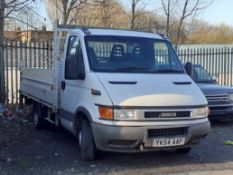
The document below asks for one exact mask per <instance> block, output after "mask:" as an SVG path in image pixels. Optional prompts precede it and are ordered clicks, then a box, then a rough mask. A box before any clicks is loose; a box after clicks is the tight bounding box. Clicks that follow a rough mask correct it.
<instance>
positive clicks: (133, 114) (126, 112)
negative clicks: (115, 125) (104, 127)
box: [114, 109, 138, 120]
mask: <svg viewBox="0 0 233 175" xmlns="http://www.w3.org/2000/svg"><path fill="white" fill-rule="evenodd" d="M137 118H138V114H137V111H136V110H131V109H114V119H115V120H137Z"/></svg>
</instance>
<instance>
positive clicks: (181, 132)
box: [21, 28, 210, 160]
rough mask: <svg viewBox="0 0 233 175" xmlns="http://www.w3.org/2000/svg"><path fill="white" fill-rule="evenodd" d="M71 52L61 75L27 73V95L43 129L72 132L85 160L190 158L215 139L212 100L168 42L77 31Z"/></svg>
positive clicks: (70, 35)
mask: <svg viewBox="0 0 233 175" xmlns="http://www.w3.org/2000/svg"><path fill="white" fill-rule="evenodd" d="M55 43H56V40H55ZM56 45H58V44H56ZM64 46H65V49H64V54H63V58H61V59H59V61H55V63H56V64H55V66H54V69H53V70H51V71H47V73H46V71H43V73H42V71H41V73H40V71H39V70H28V69H27V70H24V71H23V72H22V78H21V93H22V95H23V96H24V97H25V98H30V99H32V100H33V101H35V103H34V106H35V110H34V111H35V112H34V118H35V121H36V122H35V124H36V125H37V124H38V121H39V124H41V123H40V121H42V120H48V121H50V122H54V124H61V125H62V126H63V127H64V128H66V129H67V130H69V131H70V132H72V133H73V134H74V135H75V136H76V137H77V138H78V140H79V146H80V149H81V157H82V158H83V159H84V160H93V159H94V158H95V153H96V150H102V151H114V152H142V151H156V150H164V149H173V150H177V151H179V152H188V151H189V150H190V148H191V146H192V145H194V144H197V143H198V142H199V141H200V140H201V139H202V138H204V137H205V136H206V135H207V134H208V132H209V130H210V123H209V120H208V117H207V116H208V106H207V101H206V98H205V96H204V95H203V93H202V92H201V91H200V89H199V88H198V86H197V85H196V84H195V83H194V82H193V80H192V79H191V78H190V77H189V76H188V75H187V74H186V72H185V69H184V67H183V66H182V64H181V62H180V61H179V59H178V57H177V55H176V52H175V50H174V49H173V47H172V45H171V43H170V42H169V41H168V40H167V39H166V38H164V37H163V36H161V35H157V34H152V33H144V32H135V31H124V30H113V29H90V28H81V29H80V28H79V29H78V28H74V29H70V30H67V35H66V41H65V44H64ZM57 52H58V51H56V47H55V52H54V53H55V56H54V57H55V58H56V53H57ZM38 74H40V76H39V75H38ZM41 74H44V76H46V77H53V78H50V79H48V78H47V79H48V80H46V82H45V80H39V79H40V78H39V77H41ZM46 74H47V75H46ZM33 76H34V77H33ZM35 79H36V81H33V80H35ZM35 82H36V83H35ZM48 85H51V86H48ZM29 86H30V87H29ZM42 87H43V88H42ZM41 88H42V89H41ZM32 89H33V90H32ZM48 96H49V97H51V98H52V97H54V98H53V100H51V98H50V101H49V102H48V99H47V97H48ZM38 106H40V107H38ZM38 110H40V111H43V113H44V114H45V115H44V116H42V115H41V112H40V113H39V112H38ZM51 116H52V117H51Z"/></svg>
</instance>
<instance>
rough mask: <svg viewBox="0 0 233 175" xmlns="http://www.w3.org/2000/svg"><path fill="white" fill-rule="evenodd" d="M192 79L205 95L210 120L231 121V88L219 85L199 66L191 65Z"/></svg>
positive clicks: (232, 110) (232, 106)
mask: <svg viewBox="0 0 233 175" xmlns="http://www.w3.org/2000/svg"><path fill="white" fill-rule="evenodd" d="M191 77H192V79H193V80H194V81H195V82H196V83H197V85H198V86H199V87H200V89H201V90H202V92H203V93H204V94H205V96H206V98H207V101H208V105H209V109H210V113H209V119H210V120H233V88H232V87H227V86H222V85H219V84H218V83H217V82H216V80H215V79H214V78H213V77H212V76H211V75H210V74H209V73H208V72H207V71H206V70H205V69H204V68H203V67H202V66H201V65H200V64H194V65H193V73H192V75H191Z"/></svg>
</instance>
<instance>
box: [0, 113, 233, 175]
mask: <svg viewBox="0 0 233 175" xmlns="http://www.w3.org/2000/svg"><path fill="white" fill-rule="evenodd" d="M226 140H233V122H232V123H222V124H215V125H214V126H213V128H212V131H211V133H210V134H209V135H208V136H207V138H206V139H205V140H203V141H202V142H201V143H200V144H199V145H198V146H195V147H194V148H193V150H192V151H191V152H190V153H189V154H187V155H180V154H178V153H175V152H171V151H169V152H155V153H141V154H114V153H105V154H104V155H102V156H101V158H100V159H99V160H97V161H94V162H83V161H81V160H80V158H79V151H78V146H77V141H76V139H75V138H74V137H73V136H72V135H70V134H68V133H67V132H65V131H63V130H57V129H54V128H53V129H49V128H48V129H45V130H40V131H38V130H35V129H34V127H33V124H32V122H31V120H30V118H28V117H26V116H15V115H12V116H11V115H9V116H7V117H6V116H2V117H1V116H0V175H8V174H9V175H14V174H17V175H18V174H20V175H21V174H26V175H34V174H36V175H37V174H38V175H41V174H43V175H62V174H68V175H69V174H72V175H73V174H88V175H96V174H97V175H100V174H110V175H115V174H119V175H123V174H127V175H135V174H137V175H142V174H146V175H148V174H149V175H154V174H155V175H156V174H171V173H173V174H177V175H203V174H207V175H232V174H233V145H232V146H231V145H224V142H225V141H226Z"/></svg>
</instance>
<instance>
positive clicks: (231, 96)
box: [229, 94, 233, 102]
mask: <svg viewBox="0 0 233 175" xmlns="http://www.w3.org/2000/svg"><path fill="white" fill-rule="evenodd" d="M229 100H230V101H231V102H233V94H229Z"/></svg>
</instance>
